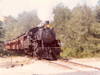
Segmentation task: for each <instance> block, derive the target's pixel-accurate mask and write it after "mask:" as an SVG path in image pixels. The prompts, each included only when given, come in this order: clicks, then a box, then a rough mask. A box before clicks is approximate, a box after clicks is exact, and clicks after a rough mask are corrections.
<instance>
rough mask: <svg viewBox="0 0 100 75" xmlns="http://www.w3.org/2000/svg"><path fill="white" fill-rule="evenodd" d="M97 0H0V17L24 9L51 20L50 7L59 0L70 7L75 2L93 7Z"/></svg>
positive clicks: (74, 4) (18, 12)
mask: <svg viewBox="0 0 100 75" xmlns="http://www.w3.org/2000/svg"><path fill="white" fill-rule="evenodd" d="M97 1H98V0H0V17H2V16H9V15H11V16H13V17H17V16H18V14H20V13H22V12H24V11H32V10H37V13H38V16H39V18H40V19H41V20H47V19H48V20H52V18H53V17H52V15H53V14H52V9H53V8H54V6H55V5H57V4H58V3H60V2H62V3H64V5H65V6H68V7H69V8H70V9H72V8H73V7H75V6H76V5H77V4H80V5H83V4H87V5H88V6H90V7H94V6H95V5H96V4H97Z"/></svg>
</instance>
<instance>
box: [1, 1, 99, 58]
mask: <svg viewBox="0 0 100 75" xmlns="http://www.w3.org/2000/svg"><path fill="white" fill-rule="evenodd" d="M53 15H54V19H53V21H52V22H51V24H52V25H53V27H54V30H55V32H56V34H57V38H58V39H60V40H61V46H62V50H63V51H62V53H61V56H62V57H64V58H67V57H75V58H83V57H100V1H99V2H98V4H97V5H96V6H95V7H94V8H91V7H89V6H87V5H77V6H76V7H74V8H73V9H69V8H68V7H66V6H64V4H62V3H60V4H58V5H56V7H54V9H53ZM4 18H5V20H4V21H0V56H2V55H6V54H7V52H5V51H4V50H3V43H4V42H5V41H9V40H12V39H14V38H16V37H18V36H20V35H21V34H23V33H25V32H27V31H28V30H29V29H31V28H32V27H35V26H36V25H37V24H39V23H40V22H41V20H40V19H39V17H38V15H37V11H36V10H33V11H30V12H26V11H25V12H23V13H21V14H19V15H18V17H17V18H14V17H13V16H5V17H4Z"/></svg>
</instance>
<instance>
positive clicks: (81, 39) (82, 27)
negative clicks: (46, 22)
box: [53, 4, 100, 58]
mask: <svg viewBox="0 0 100 75" xmlns="http://www.w3.org/2000/svg"><path fill="white" fill-rule="evenodd" d="M96 12H97V11H96V10H92V9H91V8H89V7H88V6H86V5H84V6H77V7H75V8H74V9H72V10H69V9H68V8H67V7H64V6H63V5H62V4H61V5H60V4H59V5H58V6H56V7H55V9H54V22H53V24H54V25H55V31H56V32H57V36H58V38H59V39H60V40H61V41H62V43H63V47H62V49H63V52H62V53H61V56H62V57H64V58H66V57H76V58H79V57H93V56H97V55H98V54H99V53H100V24H99V21H97V16H98V15H100V13H96Z"/></svg>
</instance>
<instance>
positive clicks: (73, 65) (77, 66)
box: [43, 59, 100, 71]
mask: <svg viewBox="0 0 100 75" xmlns="http://www.w3.org/2000/svg"><path fill="white" fill-rule="evenodd" d="M43 61H45V62H47V63H50V64H53V65H56V66H58V67H61V68H64V69H65V70H67V69H70V70H77V71H83V69H84V70H85V69H92V70H98V71H100V68H99V67H95V66H90V65H86V64H81V63H78V62H74V61H71V60H65V59H59V60H57V61H47V60H43Z"/></svg>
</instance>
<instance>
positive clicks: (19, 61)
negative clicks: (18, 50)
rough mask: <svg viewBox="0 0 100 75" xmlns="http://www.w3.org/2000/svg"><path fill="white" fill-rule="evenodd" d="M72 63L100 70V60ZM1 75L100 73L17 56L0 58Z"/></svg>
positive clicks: (94, 74) (82, 74)
mask: <svg viewBox="0 0 100 75" xmlns="http://www.w3.org/2000/svg"><path fill="white" fill-rule="evenodd" d="M71 61H74V62H78V63H82V64H86V65H90V66H95V67H99V68H100V58H85V59H71ZM66 64H67V63H66ZM67 65H68V66H71V65H70V64H67ZM75 67H76V66H75ZM73 68H74V67H73ZM0 75H100V71H99V70H94V69H83V70H81V71H80V70H77V69H76V68H74V69H72V70H71V69H67V68H66V69H65V68H61V67H59V66H56V65H52V64H50V63H47V62H43V61H41V60H37V59H33V58H29V57H19V56H17V57H0Z"/></svg>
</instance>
